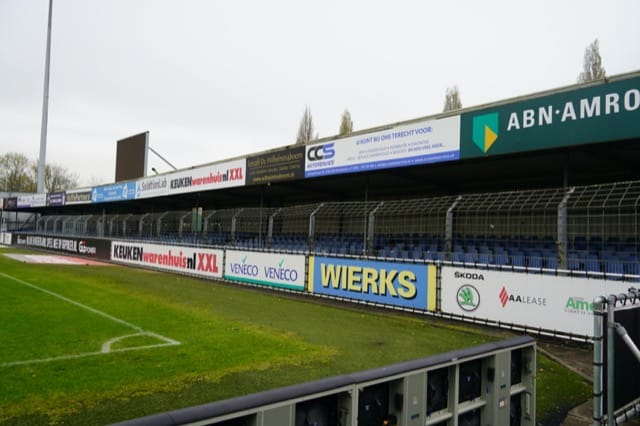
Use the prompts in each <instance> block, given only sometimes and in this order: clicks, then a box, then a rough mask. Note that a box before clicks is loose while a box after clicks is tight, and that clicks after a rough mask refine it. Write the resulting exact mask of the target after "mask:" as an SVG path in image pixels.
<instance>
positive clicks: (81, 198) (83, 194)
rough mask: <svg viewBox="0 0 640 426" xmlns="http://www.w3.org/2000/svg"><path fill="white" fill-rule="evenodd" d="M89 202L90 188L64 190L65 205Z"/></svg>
mask: <svg viewBox="0 0 640 426" xmlns="http://www.w3.org/2000/svg"><path fill="white" fill-rule="evenodd" d="M89 203H91V189H80V190H71V191H67V192H66V200H65V204H66V205H69V204H89Z"/></svg>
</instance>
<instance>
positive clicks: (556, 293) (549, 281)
mask: <svg viewBox="0 0 640 426" xmlns="http://www.w3.org/2000/svg"><path fill="white" fill-rule="evenodd" d="M628 286H629V285H628V283H623V282H618V281H605V280H601V279H586V278H579V277H564V276H555V275H542V274H526V273H517V272H504V271H489V270H481V269H466V268H458V267H453V266H442V271H441V290H440V291H441V298H442V300H441V310H442V312H444V313H449V314H456V315H464V316H467V317H474V318H481V319H488V320H491V321H500V322H501V323H505V324H513V325H518V326H527V327H530V328H540V329H544V330H551V331H559V332H563V333H570V334H574V335H580V336H593V299H594V298H596V297H597V296H601V295H608V294H612V293H620V292H623V293H624V292H626V290H627V287H628Z"/></svg>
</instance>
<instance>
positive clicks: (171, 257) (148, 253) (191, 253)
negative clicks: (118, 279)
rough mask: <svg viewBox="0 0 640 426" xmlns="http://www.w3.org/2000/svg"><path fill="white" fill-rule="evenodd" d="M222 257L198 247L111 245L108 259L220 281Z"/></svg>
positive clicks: (116, 243) (138, 244)
mask: <svg viewBox="0 0 640 426" xmlns="http://www.w3.org/2000/svg"><path fill="white" fill-rule="evenodd" d="M223 253H224V252H223V251H222V250H212V249H204V248H198V247H179V246H167V245H159V244H146V243H136V242H131V241H112V242H111V256H110V259H111V260H112V261H114V262H120V263H126V264H129V265H135V266H144V267H147V268H152V269H157V270H160V271H169V272H177V273H182V274H189V275H196V276H200V277H208V278H221V277H222V258H223Z"/></svg>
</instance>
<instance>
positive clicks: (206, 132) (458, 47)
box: [0, 0, 640, 186]
mask: <svg viewBox="0 0 640 426" xmlns="http://www.w3.org/2000/svg"><path fill="white" fill-rule="evenodd" d="M47 9H48V0H0V154H4V153H7V152H21V153H24V154H26V155H27V156H28V157H29V158H31V159H34V160H35V159H37V156H38V152H39V144H40V124H41V114H42V89H43V81H44V59H45V47H46V28H47ZM639 22H640V1H638V0H612V1H594V0H571V1H558V0H555V1H548V0H538V1H528V2H524V1H516V0H508V1H506V0H505V1H489V0H487V1H477V0H469V1H426V0H422V1H419V0H416V1H406V0H395V1H393V2H392V1H389V0H387V1H376V0H363V1H360V0H358V1H348V0H341V1H334V0H322V1H303V0H282V1H257V0H256V1H215V0H209V1H205V0H54V3H53V33H52V51H51V80H50V100H49V127H48V148H47V162H51V163H58V164H61V165H63V166H65V167H67V168H68V169H69V170H70V171H71V172H74V173H76V174H77V175H78V176H79V178H80V183H81V184H82V185H83V186H89V185H91V184H97V183H107V182H112V181H113V180H114V170H115V151H116V141H117V140H118V139H122V138H124V137H127V136H130V135H133V134H136V133H140V132H143V131H146V130H148V131H149V132H150V144H151V146H152V147H153V148H155V149H156V150H157V151H158V152H160V153H161V154H162V155H163V156H165V157H166V158H167V159H169V161H171V162H172V163H174V164H175V165H176V166H177V167H178V168H184V167H190V166H194V165H198V164H203V163H208V162H212V161H218V160H223V159H228V158H231V157H235V156H240V155H247V154H251V153H255V152H258V151H263V150H267V149H272V148H277V147H283V146H286V145H289V144H292V143H294V142H295V137H296V133H297V130H298V125H299V122H300V118H301V117H302V114H303V112H304V108H305V106H308V107H309V108H310V109H311V112H312V115H313V120H314V124H315V126H316V130H317V131H318V133H319V134H320V137H326V136H332V135H335V134H336V133H337V131H338V128H339V124H340V116H341V114H342V112H343V111H344V109H345V108H347V109H348V110H349V111H350V112H351V115H352V118H353V121H354V127H355V129H364V128H369V127H374V126H378V125H383V124H388V123H393V122H397V121H403V120H408V119H412V118H417V117H422V116H427V115H432V114H437V113H439V112H441V111H442V106H443V101H444V94H445V90H446V88H447V87H449V86H453V85H458V87H459V88H460V94H461V99H462V103H463V106H465V107H469V106H475V105H479V104H483V103H487V102H493V101H498V100H502V99H506V98H510V97H514V96H519V95H525V94H530V93H534V92H538V91H542V90H547V89H552V88H556V87H560V86H565V85H568V84H573V83H575V82H576V80H577V77H578V74H579V73H580V71H581V69H582V64H583V55H584V50H585V48H586V47H587V46H588V45H589V43H591V42H592V41H593V40H594V39H595V38H598V39H599V41H600V53H601V56H602V59H603V65H604V67H605V69H606V71H607V75H614V74H620V73H625V72H629V71H635V70H638V69H640V24H639ZM149 158H150V163H149V167H151V166H154V167H156V168H157V169H158V170H159V171H161V172H162V171H168V170H170V169H169V167H168V166H166V165H165V164H164V163H162V162H161V161H160V160H158V159H156V157H155V156H153V154H151V155H150V157H149Z"/></svg>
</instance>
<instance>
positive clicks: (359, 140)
mask: <svg viewBox="0 0 640 426" xmlns="http://www.w3.org/2000/svg"><path fill="white" fill-rule="evenodd" d="M305 154H306V157H305V172H304V173H305V177H316V176H326V175H334V174H344V173H356V172H365V171H369V170H377V169H388V168H394V167H408V166H415V165H418V164H428V163H438V162H443V161H452V160H457V159H458V158H459V157H460V116H459V115H457V116H454V117H446V118H441V119H439V120H425V121H421V122H418V123H412V124H406V125H403V126H396V127H394V128H392V129H389V130H382V131H379V132H374V133H367V134H364V135H359V136H352V137H347V138H344V139H340V140H336V141H332V142H323V143H317V144H313V145H308V146H307V148H306V153H305Z"/></svg>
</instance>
